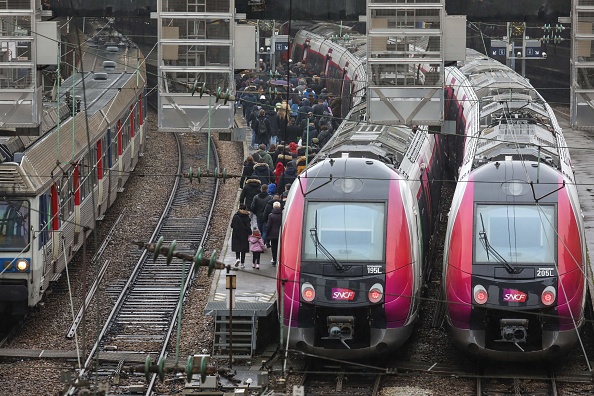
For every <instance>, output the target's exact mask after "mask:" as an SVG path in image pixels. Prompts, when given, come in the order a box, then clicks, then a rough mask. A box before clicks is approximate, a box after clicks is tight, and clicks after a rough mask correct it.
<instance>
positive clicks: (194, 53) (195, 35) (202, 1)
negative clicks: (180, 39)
mask: <svg viewBox="0 0 594 396" xmlns="http://www.w3.org/2000/svg"><path fill="white" fill-rule="evenodd" d="M188 12H206V0H189V1H188ZM186 31H187V32H188V39H190V40H205V39H206V20H198V21H196V20H188V21H187V22H186ZM186 56H187V62H188V66H205V65H206V47H205V46H204V45H197V46H191V47H188V52H187V54H186ZM191 59H193V64H191V63H190V60H191Z"/></svg>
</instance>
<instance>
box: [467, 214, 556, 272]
mask: <svg viewBox="0 0 594 396" xmlns="http://www.w3.org/2000/svg"><path fill="white" fill-rule="evenodd" d="M555 229H556V222H555V207H554V206H552V205H551V206H546V205H540V206H535V205H477V206H476V210H475V218H474V246H475V249H474V252H475V253H474V260H475V262H476V263H500V260H499V261H498V259H497V253H498V254H499V255H501V257H503V259H505V260H506V261H508V262H509V263H523V264H530V263H535V264H544V263H547V264H554V263H555V257H556V256H555V246H556V239H557V238H556V237H555Z"/></svg>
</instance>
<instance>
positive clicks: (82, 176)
mask: <svg viewBox="0 0 594 396" xmlns="http://www.w3.org/2000/svg"><path fill="white" fill-rule="evenodd" d="M87 173H88V171H87V163H86V161H85V158H84V157H83V158H81V159H80V161H78V175H79V176H78V185H79V188H80V199H81V200H83V199H85V197H86V196H87V194H88V190H87V186H86V184H85V180H86V177H87Z"/></svg>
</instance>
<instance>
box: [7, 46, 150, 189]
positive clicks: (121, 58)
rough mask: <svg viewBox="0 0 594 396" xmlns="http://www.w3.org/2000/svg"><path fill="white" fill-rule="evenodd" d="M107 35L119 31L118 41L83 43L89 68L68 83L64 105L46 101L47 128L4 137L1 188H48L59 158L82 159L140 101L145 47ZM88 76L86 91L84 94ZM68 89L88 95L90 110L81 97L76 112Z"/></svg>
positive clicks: (62, 92)
mask: <svg viewBox="0 0 594 396" xmlns="http://www.w3.org/2000/svg"><path fill="white" fill-rule="evenodd" d="M94 37H97V36H94ZM102 37H114V38H113V39H111V40H113V42H112V41H105V42H104V43H103V42H102V41H101V39H100V38H98V39H97V40H98V41H99V44H96V46H92V47H89V46H88V45H87V44H86V43H83V47H82V51H83V53H84V57H83V63H82V67H80V69H81V70H82V71H85V72H84V74H82V73H76V74H75V75H74V76H71V77H69V78H68V79H66V80H65V81H64V82H63V83H62V85H61V89H60V101H59V105H58V102H57V101H56V102H45V103H44V109H43V115H42V125H41V129H42V131H41V132H42V134H41V135H40V136H33V137H25V136H13V137H10V138H3V139H0V156H1V157H2V168H1V169H0V176H2V183H0V184H1V185H0V190H2V191H3V192H4V193H5V194H19V195H35V194H37V193H38V192H39V191H40V190H42V189H44V188H46V186H47V185H48V184H49V183H50V182H51V181H52V177H53V176H52V173H53V172H54V170H55V168H56V163H69V162H71V161H73V160H76V159H78V158H79V157H80V156H81V155H82V153H84V152H85V151H86V148H87V144H88V143H90V144H94V143H95V142H96V141H97V140H98V139H99V137H100V136H101V135H102V134H103V133H104V132H105V130H106V129H107V128H109V127H113V126H114V124H115V123H116V122H117V120H118V119H120V118H121V117H123V115H124V114H127V113H129V105H130V104H131V103H134V102H137V101H138V95H139V94H140V93H142V92H143V91H144V87H145V86H146V72H145V66H144V57H143V55H142V52H141V51H140V50H139V49H138V48H137V47H136V46H135V45H132V44H131V43H130V41H129V40H127V39H125V38H123V37H122V36H121V35H117V36H102ZM116 39H117V40H116ZM87 43H88V42H87ZM112 44H114V45H112ZM120 44H121V45H120ZM109 47H112V48H109ZM113 47H115V48H113ZM104 62H108V63H107V64H105V63H104ZM105 66H107V69H106V68H105ZM98 75H99V76H98ZM83 76H84V82H85V95H81V93H82V79H83ZM97 77H98V78H97ZM73 84H74V90H73V88H72V85H73ZM67 92H68V95H70V96H71V97H74V99H77V97H78V96H79V97H80V99H81V100H82V101H84V100H85V99H86V103H87V107H86V111H85V107H84V104H83V103H81V108H80V110H81V111H80V113H77V114H75V115H74V117H72V111H71V109H70V108H69V106H68V104H67V103H66V102H67V101H66V95H67ZM59 122H60V128H58V123H59ZM87 140H90V141H89V142H88V141H87ZM16 153H22V155H21V156H16V155H15V154H16Z"/></svg>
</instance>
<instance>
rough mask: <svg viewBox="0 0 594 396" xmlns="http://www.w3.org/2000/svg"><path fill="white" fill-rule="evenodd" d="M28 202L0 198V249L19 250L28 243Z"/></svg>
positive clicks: (24, 247)
mask: <svg viewBox="0 0 594 396" xmlns="http://www.w3.org/2000/svg"><path fill="white" fill-rule="evenodd" d="M29 214H30V212H29V202H28V201H24V200H0V251H4V252H20V251H23V250H26V248H27V245H28V244H29Z"/></svg>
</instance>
